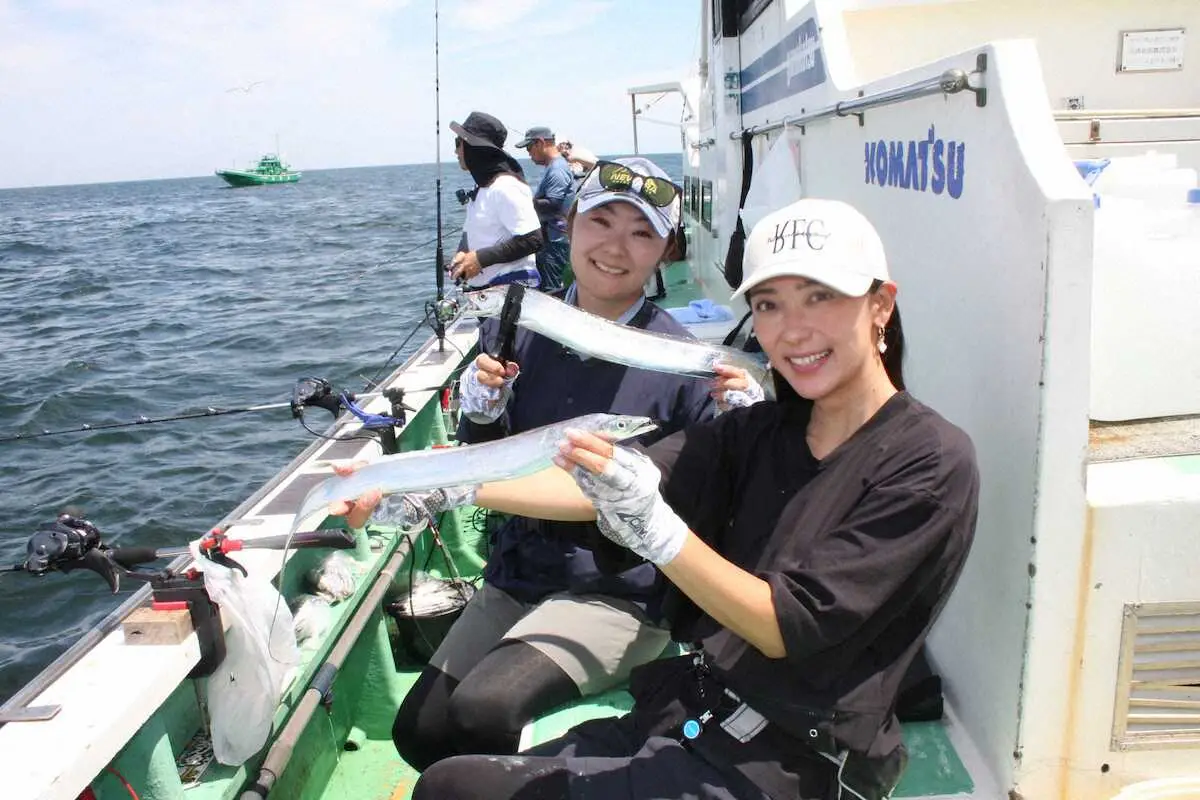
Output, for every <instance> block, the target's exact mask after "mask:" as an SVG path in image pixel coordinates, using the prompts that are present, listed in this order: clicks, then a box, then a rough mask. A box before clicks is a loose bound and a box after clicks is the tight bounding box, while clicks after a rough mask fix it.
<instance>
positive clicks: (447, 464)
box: [293, 414, 658, 528]
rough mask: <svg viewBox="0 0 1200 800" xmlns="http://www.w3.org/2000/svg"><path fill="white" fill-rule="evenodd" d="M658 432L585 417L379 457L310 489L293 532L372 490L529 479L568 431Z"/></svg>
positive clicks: (637, 420) (636, 421)
mask: <svg viewBox="0 0 1200 800" xmlns="http://www.w3.org/2000/svg"><path fill="white" fill-rule="evenodd" d="M656 427H658V426H657V425H656V424H655V423H654V421H653V420H651V419H650V418H649V417H635V416H629V415H625V414H584V415H583V416H579V417H575V418H574V419H568V420H564V421H562V422H556V423H554V424H553V425H543V426H542V427H540V428H534V429H533V430H531V431H525V432H524V433H519V434H516V435H514V436H509V437H507V438H504V439H498V440H496V441H493V442H482V443H480V444H469V445H460V446H458V447H443V448H434V449H430V450H415V451H412V452H409V453H397V454H396V455H390V456H380V457H379V458H377V459H375V460H374V461H372V462H371V463H370V464H368V465H367V466H365V467H363V468H362V469H360V470H358V471H357V472H355V473H354V474H353V475H350V476H349V477H345V478H340V477H333V478H330V479H328V480H326V481H324V482H322V483H319V484H317V485H316V486H314V487H313V488H312V490H310V491H309V493H308V495H307V496H305V498H304V502H303V503H302V504H301V506H300V511H299V513H298V514H297V515H296V518H295V523H294V525H293V527H294V528H298V526H299V525H300V524H301V523H302V522H303V521H304V520H306V519H307V518H308V517H309V516H311V515H312V514H313V513H314V512H316V511H319V510H320V509H323V508H325V507H326V506H327V505H329V504H330V503H332V502H334V501H336V500H352V499H354V498H355V497H358V496H359V495H361V494H362V493H364V492H366V491H368V490H370V489H381V490H382V491H383V493H384V494H385V495H387V494H396V493H398V492H421V491H428V490H430V489H440V488H443V487H446V486H461V485H470V484H476V483H487V482H489V481H503V480H508V479H510V478H520V477H522V476H524V475H531V474H533V473H535V472H538V471H539V470H542V469H545V468H546V467H548V466H550V464H551V459H552V458H553V457H554V455H555V453H557V452H558V443H559V442H560V441H561V440H562V439H563V438H564V434H563V431H565V430H566V429H567V428H578V429H580V430H585V431H590V432H592V433H595V434H599V435H603V436H606V437H607V438H610V439H612V440H614V441H623V440H625V439H631V438H633V437H635V436H641V435H642V434H643V433H648V432H649V431H652V430H654V429H655V428H656Z"/></svg>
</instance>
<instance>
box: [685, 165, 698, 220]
mask: <svg viewBox="0 0 1200 800" xmlns="http://www.w3.org/2000/svg"><path fill="white" fill-rule="evenodd" d="M683 213H685V214H687V215H689V216H694V215H695V212H694V211H693V210H692V176H691V175H684V176H683Z"/></svg>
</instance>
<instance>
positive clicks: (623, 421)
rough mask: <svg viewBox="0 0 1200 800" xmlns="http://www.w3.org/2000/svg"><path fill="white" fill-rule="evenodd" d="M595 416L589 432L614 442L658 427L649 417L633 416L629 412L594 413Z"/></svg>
mask: <svg viewBox="0 0 1200 800" xmlns="http://www.w3.org/2000/svg"><path fill="white" fill-rule="evenodd" d="M595 416H596V421H595V422H594V423H593V425H592V426H591V432H592V433H595V434H597V435H599V436H603V437H604V438H606V439H611V440H612V441H614V442H623V441H625V440H626V439H633V438H636V437H638V436H641V435H642V434H644V433H649V432H650V431H652V430H654V429H655V428H657V427H658V424H657V423H656V422H655V421H654V420H652V419H650V418H649V417H635V416H632V415H630V414H596V415H595Z"/></svg>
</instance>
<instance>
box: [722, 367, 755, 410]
mask: <svg viewBox="0 0 1200 800" xmlns="http://www.w3.org/2000/svg"><path fill="white" fill-rule="evenodd" d="M746 384H747V385H746V388H745V389H729V390H727V391H726V392H725V397H724V398H722V401H723V402H724V404H725V408H745V407H746V406H752V405H754V404H755V403H760V402H762V401H763V400H764V399H766V395H765V394H764V393H763V388H762V386H761V385H760V384H759V382H758V381H756V380H754V378H752V377H750V375H749V374H747V375H746Z"/></svg>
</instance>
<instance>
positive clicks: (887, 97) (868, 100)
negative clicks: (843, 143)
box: [729, 69, 984, 139]
mask: <svg viewBox="0 0 1200 800" xmlns="http://www.w3.org/2000/svg"><path fill="white" fill-rule="evenodd" d="M982 71H983V70H982V69H980V70H978V71H976V72H973V73H970V74H968V73H967V72H966V70H962V69H948V70H946V71H945V72H943V73H942V74H941V75H938V76H937V77H935V78H926V79H924V80H920V81H916V82H914V83H910V84H906V85H904V86H897V87H896V88H894V89H885V90H884V91H882V92H876V93H874V94H869V95H864V96H863V97H855V98H853V99H851V100H842V101H840V102H837V103H834V104H832V105H828V106H824V107H823V108H818V109H816V110H814V111H809V112H806V113H801V114H798V115H796V116H793V117H784V118H783V119H781V120H779V121H778V122H771V123H768V124H766V125H752V126H751V127H749V128H744V129H742V130H740V131H734V132H733V133H730V134H729V138H730V139H740V138H742V137H743V136H744V135H746V134H747V133H749V134H750V135H751V136H758V135H759V134H762V133H770V132H771V131H776V130H779V129H780V128H785V127H787V126H789V125H807V124H808V123H810V122H814V121H816V120H819V119H824V118H825V117H834V116H837V117H848V116H851V115H854V114H861V113H862V112H863V111H865V110H867V109H868V108H874V107H877V106H885V105H891V104H892V103H898V102H900V101H902V100H911V99H913V98H916V97H924V96H926V95H931V94H939V93H940V94H957V93H959V92H961V91H963V90H964V89H968V90H970V91H972V92H983V91H984V89H983V88H982V87H980V86H972V85H971V75H975V74H979V72H982Z"/></svg>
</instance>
